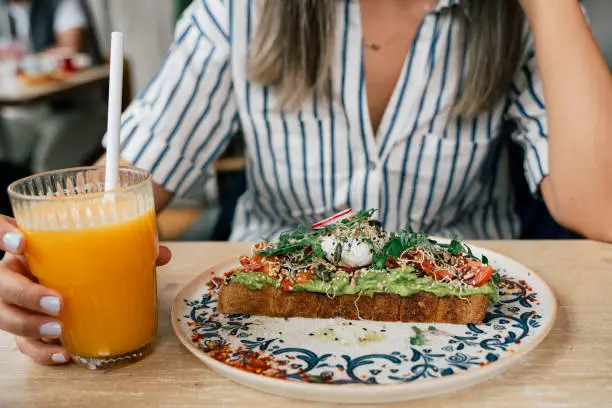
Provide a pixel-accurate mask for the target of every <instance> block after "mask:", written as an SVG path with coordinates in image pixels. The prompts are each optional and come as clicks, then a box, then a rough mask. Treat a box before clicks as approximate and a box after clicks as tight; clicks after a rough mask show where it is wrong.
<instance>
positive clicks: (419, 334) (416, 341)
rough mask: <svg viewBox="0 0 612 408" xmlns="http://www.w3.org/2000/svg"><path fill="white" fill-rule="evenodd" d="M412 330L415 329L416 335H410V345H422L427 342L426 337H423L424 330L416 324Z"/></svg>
mask: <svg viewBox="0 0 612 408" xmlns="http://www.w3.org/2000/svg"><path fill="white" fill-rule="evenodd" d="M412 330H414V333H415V335H414V337H410V345H411V346H422V345H423V344H425V339H424V338H423V330H421V329H419V328H418V327H416V326H412Z"/></svg>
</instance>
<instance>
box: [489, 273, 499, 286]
mask: <svg viewBox="0 0 612 408" xmlns="http://www.w3.org/2000/svg"><path fill="white" fill-rule="evenodd" d="M491 280H493V283H494V284H495V286H498V285H499V283H500V282H501V280H502V278H501V275H500V274H499V272H493V276H491Z"/></svg>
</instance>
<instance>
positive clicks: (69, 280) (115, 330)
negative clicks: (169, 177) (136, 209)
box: [23, 204, 157, 358]
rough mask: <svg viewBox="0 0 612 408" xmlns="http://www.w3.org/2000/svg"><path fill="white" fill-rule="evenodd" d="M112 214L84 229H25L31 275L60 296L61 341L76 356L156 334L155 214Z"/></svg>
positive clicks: (115, 352)
mask: <svg viewBox="0 0 612 408" xmlns="http://www.w3.org/2000/svg"><path fill="white" fill-rule="evenodd" d="M89 205H90V204H89ZM77 207H78V208H79V210H83V208H81V207H82V206H77ZM40 210H45V208H44V206H42V208H40ZM110 218H111V221H110V222H109V223H108V224H107V225H101V226H92V227H86V228H74V229H72V228H71V229H64V230H34V229H27V228H23V229H24V234H25V236H26V246H27V248H26V259H27V262H28V265H29V267H30V269H31V271H32V273H33V274H34V275H35V276H36V277H37V278H38V279H39V281H40V283H41V284H42V285H44V286H46V287H49V288H51V289H54V290H56V291H57V292H58V293H60V294H61V295H62V300H63V305H62V311H61V315H60V320H61V321H62V324H63V334H62V342H63V344H64V345H65V346H66V348H67V349H68V350H69V351H70V353H71V354H73V355H76V356H79V357H82V358H105V357H114V356H120V355H122V354H125V353H129V352H133V351H135V350H138V349H139V348H141V347H143V346H146V345H147V344H148V343H150V342H151V341H152V339H153V338H154V336H155V333H156V324H157V318H156V317H157V314H156V313H157V312H156V278H155V259H156V257H157V233H156V222H155V212H154V210H153V209H150V210H149V211H147V212H145V213H143V214H141V215H136V216H134V217H132V218H129V219H127V220H123V221H120V222H114V221H113V220H112V218H113V217H110Z"/></svg>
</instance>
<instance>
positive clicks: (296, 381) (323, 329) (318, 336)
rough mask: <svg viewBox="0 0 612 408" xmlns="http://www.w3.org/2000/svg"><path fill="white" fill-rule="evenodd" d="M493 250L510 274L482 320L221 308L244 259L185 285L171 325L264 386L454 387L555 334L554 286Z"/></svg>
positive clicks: (385, 393)
mask: <svg viewBox="0 0 612 408" xmlns="http://www.w3.org/2000/svg"><path fill="white" fill-rule="evenodd" d="M472 248H473V250H474V253H475V254H476V255H477V256H481V255H482V250H481V249H479V248H476V247H472ZM486 255H487V257H488V258H489V263H490V264H491V265H492V266H493V267H494V268H495V269H497V270H498V271H499V272H500V274H501V276H502V277H503V279H502V283H501V286H502V288H501V291H500V301H499V303H497V304H495V305H489V309H488V311H487V314H486V317H485V319H484V323H483V324H481V325H451V324H427V323H424V324H412V323H399V322H398V323H388V322H374V321H365V320H364V321H349V320H342V319H305V318H290V319H286V318H272V317H262V316H248V315H238V314H229V315H224V314H220V313H217V311H216V305H217V296H218V289H219V285H220V283H221V282H222V278H220V277H221V276H223V274H224V273H225V272H227V271H229V270H231V269H233V268H236V267H237V266H238V262H237V261H230V262H225V263H222V264H219V265H217V266H215V267H213V268H211V269H209V270H207V271H205V272H204V273H202V274H201V275H200V276H199V277H197V278H196V279H195V280H194V281H192V282H191V283H189V284H188V285H187V286H186V287H185V288H184V289H183V290H181V292H180V293H179V294H178V295H177V297H176V299H175V301H174V304H173V307H172V325H173V328H174V332H175V334H176V335H177V337H178V338H179V340H180V341H181V342H182V343H183V344H184V345H185V347H187V349H188V350H189V351H191V352H192V353H193V354H194V355H196V356H197V357H198V358H199V359H200V360H202V361H203V362H204V363H206V364H207V365H208V366H209V367H211V368H212V369H213V370H216V371H217V372H219V373H220V374H221V375H223V376H225V377H227V378H229V379H230V380H233V381H235V382H237V383H239V384H242V385H245V386H248V387H252V388H256V389H258V390H261V391H264V392H269V393H273V394H278V395H283V396H287V397H292V398H300V399H306V400H311V401H324V402H336V403H338V402H340V403H342V402H346V403H349V402H350V403H360V402H363V403H368V402H370V403H371V402H391V401H403V400H409V399H416V398H423V397H429V396H434V395H438V394H442V393H447V392H452V391H455V390H459V389H462V388H465V387H468V386H471V385H474V384H476V383H479V382H482V381H485V380H487V379H490V378H492V377H493V376H495V375H497V374H499V373H501V372H502V371H503V370H505V369H506V368H508V367H509V366H510V365H512V364H514V363H516V362H517V361H519V360H520V358H521V357H523V356H525V355H526V354H527V353H528V352H529V351H531V350H533V348H534V347H536V346H537V345H538V344H539V343H540V342H541V341H542V340H543V339H544V337H546V335H547V334H548V333H549V332H550V330H551V328H552V326H553V324H554V320H555V317H556V314H557V302H556V300H555V297H554V294H553V293H552V291H551V290H550V288H549V286H548V285H547V284H546V283H545V282H544V281H543V280H542V279H541V278H540V277H539V276H538V275H537V274H535V273H534V272H533V271H531V270H529V269H528V268H526V267H525V266H523V265H521V264H519V263H517V262H515V261H513V260H511V259H508V258H506V257H504V256H502V255H499V254H496V253H494V252H492V251H486ZM419 333H420V335H418V334H419ZM421 343H422V344H421Z"/></svg>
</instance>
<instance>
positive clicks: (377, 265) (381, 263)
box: [372, 252, 388, 269]
mask: <svg viewBox="0 0 612 408" xmlns="http://www.w3.org/2000/svg"><path fill="white" fill-rule="evenodd" d="M387 258H388V256H387V255H386V254H385V253H383V252H372V267H373V268H374V269H385V263H386V262H387Z"/></svg>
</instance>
